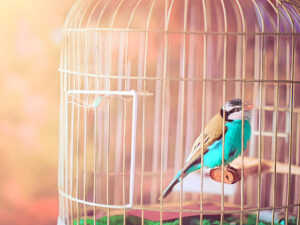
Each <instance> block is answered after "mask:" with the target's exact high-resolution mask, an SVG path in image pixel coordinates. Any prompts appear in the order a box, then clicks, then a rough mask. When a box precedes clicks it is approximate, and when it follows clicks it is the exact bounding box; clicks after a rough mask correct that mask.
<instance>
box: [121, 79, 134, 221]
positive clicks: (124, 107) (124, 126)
mask: <svg viewBox="0 0 300 225" xmlns="http://www.w3.org/2000/svg"><path fill="white" fill-rule="evenodd" d="M125 85H126V83H125ZM124 101H125V102H124V104H123V121H124V125H123V188H122V196H123V205H125V204H126V203H125V201H126V198H125V163H126V154H125V152H126V117H127V113H126V112H127V104H126V101H127V100H124ZM130 176H133V174H130ZM130 188H132V187H130ZM123 224H125V225H126V209H125V208H124V210H123Z"/></svg>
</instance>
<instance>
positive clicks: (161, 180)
mask: <svg viewBox="0 0 300 225" xmlns="http://www.w3.org/2000/svg"><path fill="white" fill-rule="evenodd" d="M167 12H168V0H165V16H164V17H165V18H164V19H165V21H164V22H165V30H164V36H165V37H164V38H165V43H164V47H165V49H164V71H163V78H164V80H163V81H162V82H163V90H162V92H163V93H162V103H161V104H162V115H161V117H162V118H161V143H160V152H161V153H160V157H161V159H160V164H161V170H160V195H162V192H163V173H162V171H163V170H162V168H163V165H162V164H163V146H164V139H163V136H164V133H163V131H164V130H165V126H164V115H165V98H164V96H165V91H166V90H165V89H166V87H165V83H166V81H165V79H166V77H167V65H168V64H167V63H168V62H167V60H168V56H167V51H168V41H167V38H168V36H167V30H168V25H169V24H168V22H169V20H168V17H167V15H168V14H167ZM154 160H156V159H154ZM162 209H163V198H160V203H159V223H160V224H161V225H162V223H163V218H162V217H163V215H162V214H163V211H162Z"/></svg>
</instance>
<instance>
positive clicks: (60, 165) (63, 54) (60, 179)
mask: <svg viewBox="0 0 300 225" xmlns="http://www.w3.org/2000/svg"><path fill="white" fill-rule="evenodd" d="M65 42H66V36H64V38H63V47H62V51H61V53H60V66H63V67H64V66H65V63H64V62H65V60H66V57H67V54H66V47H65ZM64 76H65V72H61V73H60V76H59V79H60V80H59V85H60V102H59V104H60V107H59V161H58V180H57V183H58V185H57V186H58V187H57V188H58V191H61V190H62V188H63V187H62V186H63V180H64V177H63V174H64V173H63V160H64V159H63V150H64V148H63V145H64V144H63V143H64V139H63V121H64V112H63V109H64V104H66V102H64V101H65V99H64V95H65V92H64V87H63V81H64V80H63V78H64ZM62 204H63V203H62V196H61V195H59V212H58V217H59V219H60V220H61V219H62V216H63V212H62V211H63V208H64V207H62Z"/></svg>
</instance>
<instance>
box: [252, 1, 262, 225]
mask: <svg viewBox="0 0 300 225" xmlns="http://www.w3.org/2000/svg"><path fill="white" fill-rule="evenodd" d="M252 1H253V3H254V5H255V7H256V8H257V10H258V12H259V16H260V20H261V24H262V27H261V32H262V33H263V34H264V32H265V23H264V19H263V15H262V12H261V10H260V8H259V7H258V5H257V3H256V2H255V1H254V0H252ZM264 41H265V40H264V35H263V36H262V47H261V54H260V55H261V60H260V75H261V78H260V79H263V71H264V68H265V65H264V49H265V42H264ZM262 89H263V84H262V83H261V82H260V86H259V97H260V103H259V112H260V116H259V149H258V158H259V164H258V193H257V208H258V210H257V214H256V223H257V224H258V223H259V213H260V211H259V209H260V201H261V158H262V156H261V146H262V145H261V135H262V134H261V132H262V131H261V121H262V117H261V113H262V95H263V94H262Z"/></svg>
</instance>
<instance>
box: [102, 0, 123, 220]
mask: <svg viewBox="0 0 300 225" xmlns="http://www.w3.org/2000/svg"><path fill="white" fill-rule="evenodd" d="M122 3H123V0H120V1H119V3H118V5H117V7H116V9H115V10H114V12H113V15H112V20H111V24H110V28H111V29H112V28H113V25H114V22H115V18H116V15H117V13H118V11H119V8H120V6H121V5H122ZM101 16H102V15H101ZM108 37H109V44H108V46H109V49H108V59H109V63H108V64H109V65H108V68H109V72H108V74H111V71H112V31H110V32H109V36H108ZM106 88H107V89H108V90H110V88H111V87H110V79H107V82H106ZM110 106H111V104H110V98H108V119H107V123H108V129H107V132H108V133H107V155H106V173H107V178H106V188H107V193H106V194H107V195H106V198H107V204H109V194H110V193H109V149H110V137H111V135H110V131H111V127H110V112H111V110H110ZM110 213H111V212H110V208H107V224H108V225H109V224H110Z"/></svg>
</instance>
